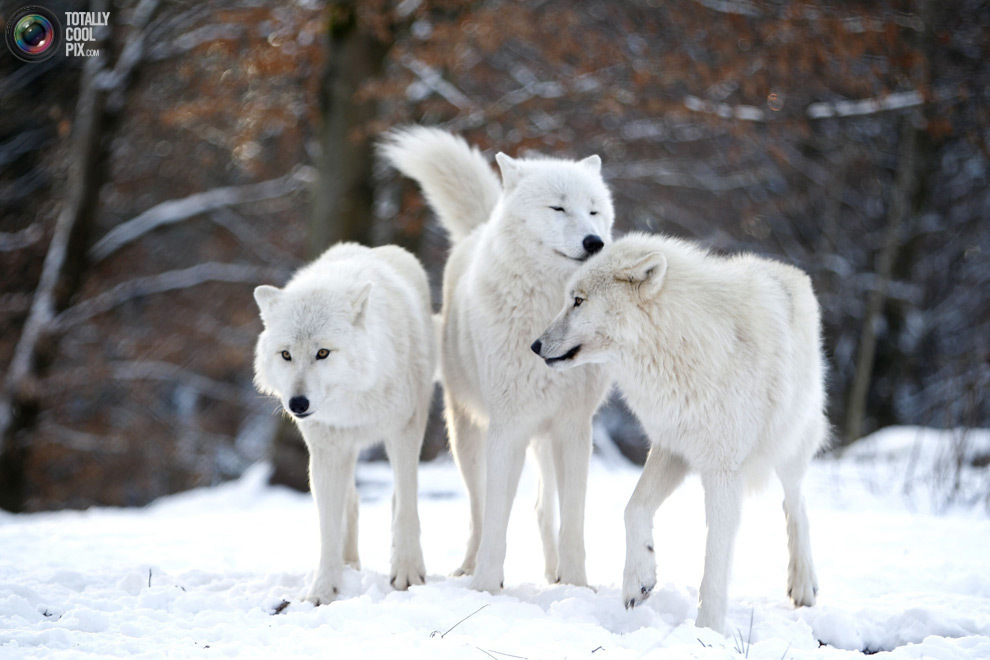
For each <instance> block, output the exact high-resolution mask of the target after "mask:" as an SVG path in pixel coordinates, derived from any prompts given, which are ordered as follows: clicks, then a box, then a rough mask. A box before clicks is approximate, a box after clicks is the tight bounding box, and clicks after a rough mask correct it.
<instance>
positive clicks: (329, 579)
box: [254, 243, 436, 604]
mask: <svg viewBox="0 0 990 660" xmlns="http://www.w3.org/2000/svg"><path fill="white" fill-rule="evenodd" d="M254 297H255V300H256V301H257V303H258V307H259V309H260V310H261V319H262V321H263V323H264V326H265V329H264V331H263V332H262V333H261V335H260V336H259V337H258V344H257V349H256V351H255V361H254V369H255V383H256V385H257V387H258V389H259V390H260V391H261V392H263V393H264V394H270V395H273V396H276V397H278V398H279V400H280V401H281V402H282V406H283V407H284V408H285V410H286V411H290V410H291V409H292V408H293V405H292V402H293V401H294V398H295V397H305V398H306V399H307V400H308V407H307V408H306V409H305V410H302V411H299V410H298V409H299V408H300V405H299V404H298V402H297V403H296V405H295V408H296V410H293V412H292V415H293V419H294V420H295V422H296V424H297V425H298V426H299V430H300V431H301V432H302V436H303V439H304V440H305V441H306V446H307V447H308V448H309V477H310V487H311V490H312V492H313V498H314V499H315V501H316V509H317V512H318V513H319V519H320V563H319V568H318V570H317V572H316V575H315V577H314V579H313V583H312V585H311V586H310V589H309V593H308V595H307V597H306V599H307V600H309V601H311V602H313V603H317V604H319V603H327V602H330V601H332V600H334V598H336V596H337V594H338V593H339V589H340V579H341V573H342V571H343V565H344V563H347V564H350V565H353V566H355V567H359V560H358V551H357V513H358V499H357V491H356V490H355V488H354V465H355V463H356V461H357V456H358V452H359V451H360V449H361V448H362V447H365V446H367V445H370V444H373V443H375V442H379V441H382V440H384V441H385V450H386V452H387V453H388V457H389V461H390V462H391V464H392V470H393V472H394V474H395V495H394V497H393V500H392V504H393V510H392V574H391V577H392V585H393V586H395V588H396V589H405V588H407V587H408V586H409V585H412V584H423V581H424V577H425V574H426V570H425V568H424V565H423V553H422V550H421V549H420V544H419V514H418V512H417V510H416V489H417V483H416V470H417V465H418V461H419V451H420V447H421V446H422V444H423V433H424V431H425V429H426V420H427V416H428V414H429V406H430V396H431V394H432V392H433V374H434V369H435V363H436V348H435V346H436V344H435V339H434V332H433V319H432V317H431V310H430V293H429V287H428V285H427V281H426V272H425V271H424V270H423V267H422V266H421V265H420V263H419V261H418V260H417V259H416V257H414V256H413V255H411V254H410V253H408V252H406V251H405V250H403V249H402V248H399V247H395V246H385V247H378V248H373V249H372V248H367V247H363V246H360V245H356V244H354V243H341V244H338V245H335V246H333V247H331V248H330V249H329V250H327V251H326V252H324V253H323V255H321V256H320V257H319V258H318V259H317V260H316V261H314V262H312V263H311V264H309V265H307V266H304V267H303V268H301V269H300V270H299V271H297V272H296V274H295V275H294V276H293V277H292V279H291V280H290V281H289V283H288V284H287V285H286V286H285V288H284V289H277V288H275V287H272V286H259V287H258V288H256V289H255V291H254ZM321 349H327V350H329V354H328V355H326V357H324V358H322V359H321V358H319V357H318V354H319V353H320V350H321ZM283 353H285V355H288V356H289V358H290V359H289V360H286V359H285V358H284V357H283Z"/></svg>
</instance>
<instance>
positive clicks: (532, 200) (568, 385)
mask: <svg viewBox="0 0 990 660" xmlns="http://www.w3.org/2000/svg"><path fill="white" fill-rule="evenodd" d="M382 152H383V155H384V156H385V158H386V159H387V160H388V161H389V162H391V163H392V164H393V165H394V166H395V167H396V168H397V169H399V170H400V171H401V172H402V173H404V174H406V175H407V176H409V177H411V178H413V179H415V180H416V181H418V182H419V184H420V186H421V187H422V188H423V190H424V191H425V195H426V198H427V199H428V200H429V202H430V204H431V205H432V206H433V208H434V209H435V210H436V211H437V214H438V216H439V218H440V221H441V223H443V226H444V227H445V228H446V229H447V231H448V232H449V233H450V236H451V240H452V241H453V243H454V244H453V248H452V250H451V254H450V258H449V259H448V261H447V266H446V269H445V271H444V283H443V310H442V311H441V317H442V318H441V324H442V333H441V338H440V341H441V349H440V355H441V357H440V368H441V373H442V376H443V383H444V391H445V404H446V419H447V432H448V434H449V436H450V439H451V447H452V449H453V452H454V457H455V459H456V461H457V464H458V466H459V467H460V470H461V474H462V476H463V478H464V482H465V484H466V487H467V490H468V497H469V500H470V507H471V533H470V538H469V541H468V547H467V552H466V555H465V557H464V562H463V564H462V565H461V567H460V568H459V569H457V571H455V574H457V575H463V574H472V573H473V577H472V582H471V586H472V587H473V588H475V589H480V590H485V591H492V592H494V591H497V590H498V589H499V588H500V587H501V585H502V582H503V563H504V560H505V535H506V528H507V525H508V520H509V511H510V509H511V507H512V501H513V499H514V497H515V493H516V489H517V486H518V483H519V475H520V472H521V470H522V466H523V463H524V459H525V452H526V447H527V445H528V444H529V443H530V442H531V441H532V442H533V447H534V453H535V454H536V457H537V460H538V463H539V465H540V472H541V477H540V478H541V489H540V496H539V500H538V501H537V518H538V520H539V524H540V532H541V538H542V540H543V549H544V560H545V570H546V576H547V579H548V580H551V581H562V582H567V583H571V584H579V585H584V584H587V577H586V574H585V564H584V560H585V552H584V505H585V490H586V487H587V476H588V461H589V459H590V455H591V418H592V415H593V414H594V412H595V409H596V408H597V407H598V405H599V403H600V402H601V400H602V398H603V396H604V394H605V391H606V388H607V386H608V384H609V381H608V378H607V376H606V375H605V372H604V369H602V368H600V367H597V366H594V365H590V366H588V367H584V368H581V369H577V370H574V371H572V372H570V373H567V374H559V373H555V372H552V371H550V370H548V369H545V368H544V367H543V366H542V365H541V364H540V363H539V362H538V361H537V360H535V359H534V358H533V356H532V355H530V347H529V343H530V341H532V338H533V337H535V336H536V333H537V332H539V330H540V329H542V328H543V327H545V326H546V324H547V323H548V322H549V321H550V320H551V319H552V318H553V314H554V312H555V310H556V307H557V304H558V302H559V296H560V291H561V289H562V288H563V286H564V283H565V282H566V281H567V278H568V277H570V275H571V274H572V273H573V272H574V271H575V270H576V269H577V266H578V265H579V262H580V261H581V260H583V259H585V258H586V257H587V256H588V255H589V254H590V252H589V248H586V247H585V242H584V241H585V239H587V238H591V237H596V238H597V239H600V242H601V243H607V242H609V241H610V240H611V239H610V236H611V229H612V220H613V216H614V212H613V209H612V200H611V195H610V194H609V191H608V188H607V187H606V186H605V183H604V181H603V180H602V178H601V174H600V169H601V159H600V158H598V156H591V157H588V158H585V159H584V160H581V161H567V160H556V159H545V160H542V159H518V160H517V159H513V158H509V157H508V156H506V155H505V154H502V153H500V154H498V155H497V156H496V159H497V161H498V164H499V167H500V169H501V172H502V183H503V186H502V187H501V188H500V187H499V185H498V181H497V179H496V178H495V176H494V174H493V173H492V171H491V168H490V167H489V165H488V163H487V162H485V159H484V158H483V157H482V156H481V154H480V153H479V152H478V151H477V149H472V148H471V147H469V146H468V145H467V143H466V142H465V141H464V140H463V139H461V138H459V137H456V136H453V135H450V134H449V133H446V132H444V131H441V130H437V129H430V128H422V127H417V128H410V129H404V130H399V131H395V132H393V133H391V134H390V135H389V136H388V138H387V139H386V141H385V143H384V144H383V145H382ZM601 243H599V244H598V246H597V247H600V244H601ZM527 338H528V340H527ZM558 490H559V505H560V518H561V520H560V528H559V536H558V535H557V532H558V530H557V529H556V527H557V522H556V504H557V503H556V501H555V500H557V499H558V498H557V494H558ZM558 542H559V547H558Z"/></svg>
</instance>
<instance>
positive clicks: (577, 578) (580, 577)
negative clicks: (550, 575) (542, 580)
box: [554, 570, 588, 587]
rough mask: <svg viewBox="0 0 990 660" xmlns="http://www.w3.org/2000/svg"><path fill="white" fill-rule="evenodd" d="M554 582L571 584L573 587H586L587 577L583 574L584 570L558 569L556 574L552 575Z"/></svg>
mask: <svg viewBox="0 0 990 660" xmlns="http://www.w3.org/2000/svg"><path fill="white" fill-rule="evenodd" d="M554 583H555V584H573V585H574V586H575V587H587V586H588V577H587V576H586V575H585V572H584V570H580V571H569V572H564V571H560V572H559V573H558V574H557V575H556V576H554Z"/></svg>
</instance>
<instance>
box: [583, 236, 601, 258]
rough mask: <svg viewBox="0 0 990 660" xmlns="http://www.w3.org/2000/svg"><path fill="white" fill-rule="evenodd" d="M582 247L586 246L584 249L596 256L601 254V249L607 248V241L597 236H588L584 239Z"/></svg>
mask: <svg viewBox="0 0 990 660" xmlns="http://www.w3.org/2000/svg"><path fill="white" fill-rule="evenodd" d="M581 245H583V246H584V249H585V251H586V252H587V253H588V254H595V253H597V252H601V249H602V248H603V247H605V241H603V240H602V237H601V236H598V235H596V234H588V235H587V236H585V237H584V240H583V241H581Z"/></svg>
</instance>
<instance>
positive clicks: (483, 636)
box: [0, 429, 990, 660]
mask: <svg viewBox="0 0 990 660" xmlns="http://www.w3.org/2000/svg"><path fill="white" fill-rule="evenodd" d="M950 444H951V443H949V442H948V441H947V440H946V438H945V437H943V434H940V433H935V432H923V431H921V430H918V429H896V430H888V431H885V432H882V433H880V434H877V435H876V436H873V437H872V438H870V439H868V440H867V441H864V442H862V443H860V444H859V445H857V446H856V447H855V448H854V449H853V450H852V451H848V452H847V453H846V455H845V456H843V458H842V459H840V460H821V461H817V462H816V463H815V464H814V465H813V466H812V470H811V473H810V475H809V478H808V480H807V482H806V489H805V491H806V496H807V499H808V508H809V515H810V517H811V523H812V543H813V546H814V553H815V561H816V563H817V568H818V577H819V582H820V585H821V591H820V593H819V600H818V604H817V605H816V606H815V607H813V608H808V609H802V610H794V609H792V608H791V606H790V605H789V603H788V602H787V599H786V594H785V587H784V579H785V569H786V565H787V551H786V543H785V533H784V520H783V514H782V513H781V508H780V500H781V494H780V491H779V487H778V486H777V485H776V484H775V483H774V484H772V485H770V486H768V488H767V489H766V491H765V492H763V493H762V494H759V495H756V496H754V497H751V498H750V499H749V500H747V503H746V507H745V510H744V517H743V523H742V528H741V531H740V534H739V538H738V543H737V546H736V557H735V565H734V572H733V578H732V582H731V585H730V603H731V604H730V611H729V619H728V624H727V630H726V632H727V636H724V637H723V636H722V635H719V634H716V633H713V632H712V631H709V630H701V629H698V628H695V627H694V625H693V620H694V618H695V616H696V614H697V605H696V598H697V588H698V585H699V583H700V580H701V572H702V564H703V549H704V533H705V524H704V520H703V506H702V492H701V487H700V484H699V483H698V481H697V480H696V479H693V480H689V481H687V482H686V483H685V484H684V486H682V487H681V488H680V490H678V491H677V492H676V493H675V494H674V495H673V497H671V499H670V500H668V501H667V502H666V503H665V504H664V506H663V507H661V509H660V512H659V513H658V515H657V521H656V550H657V554H658V557H657V560H658V565H659V567H660V575H659V583H658V585H657V588H656V590H655V591H654V593H653V596H652V597H651V598H650V600H649V601H647V604H646V605H645V606H644V607H641V608H637V609H635V610H632V611H626V610H625V609H624V608H623V606H622V603H621V602H620V598H619V584H620V582H621V577H622V562H623V557H624V548H623V543H624V532H623V526H622V510H623V507H624V505H625V502H626V500H627V498H628V496H629V494H630V492H631V491H632V488H633V485H634V484H635V481H636V479H637V477H638V474H639V471H638V469H637V468H635V467H633V466H630V465H628V464H623V463H620V462H616V461H614V460H612V461H606V460H602V459H596V460H595V462H594V464H593V465H592V470H591V481H590V484H589V489H588V517H587V543H588V577H589V580H590V581H591V582H592V584H593V585H594V586H595V589H594V590H593V589H587V588H576V587H570V586H560V585H552V586H548V585H547V584H546V583H545V582H544V580H543V576H542V573H543V569H542V558H541V552H540V549H539V540H538V534H537V528H536V522H535V516H534V514H533V512H532V505H533V502H534V501H535V494H536V477H535V474H534V471H533V470H532V469H531V468H530V467H529V466H527V471H526V473H525V474H524V477H523V483H522V485H521V487H520V497H519V498H518V499H517V500H516V507H515V509H514V512H513V517H512V520H511V523H510V530H509V553H508V558H507V561H506V585H507V588H506V590H505V592H504V593H503V594H501V595H498V596H491V595H488V594H480V593H475V592H472V591H471V590H469V589H468V588H467V578H449V577H446V575H447V573H448V572H449V571H451V570H452V569H454V568H455V567H456V566H458V565H459V563H460V560H461V553H462V551H463V549H464V542H465V539H466V532H467V515H468V514H467V505H466V500H465V498H464V494H463V487H462V486H461V483H460V479H459V476H458V475H457V470H456V468H455V467H454V466H453V464H452V463H451V462H450V461H449V460H441V461H438V462H435V463H433V464H427V465H424V466H422V469H421V472H420V515H421V517H422V522H423V549H424V554H425V557H426V563H427V569H428V570H429V578H428V584H427V585H425V586H422V587H414V588H412V589H411V590H409V591H408V592H395V591H392V590H391V589H390V588H389V586H388V577H387V576H388V561H389V500H390V492H391V476H390V472H389V470H388V467H387V466H386V465H384V464H371V465H367V464H366V465H362V466H360V468H359V481H360V484H359V489H360V493H361V497H362V509H361V522H360V527H361V540H360V549H361V559H362V562H363V570H361V571H360V572H357V571H351V570H348V572H347V574H346V576H345V585H344V590H343V594H342V598H341V600H339V601H338V602H335V603H333V604H331V605H328V606H322V607H313V606H312V605H309V604H307V603H303V602H300V601H299V597H300V596H301V595H302V593H303V591H304V589H305V587H306V586H307V582H308V580H309V578H310V576H311V571H312V569H313V567H314V566H315V563H316V551H317V542H318V534H317V527H316V519H315V510H314V507H313V504H312V501H311V500H310V499H309V497H308V496H306V495H300V494H296V493H292V492H289V491H287V490H284V489H281V488H271V487H268V486H266V485H265V476H266V474H265V468H264V467H257V468H255V469H253V470H251V471H249V472H248V473H247V474H246V475H245V476H244V477H243V478H242V479H240V480H239V481H237V482H235V483H230V484H226V485H223V486H220V487H217V488H211V489H203V490H198V491H193V492H188V493H184V494H180V495H175V496H172V497H168V498H164V499H163V500H161V501H159V502H157V503H155V504H153V505H151V506H149V507H146V508H142V509H93V510H90V511H85V512H58V513H45V514H33V515H10V514H0V658H3V659H4V660H6V659H8V658H35V657H52V656H57V657H108V656H131V655H143V656H145V657H163V656H169V657H181V658H185V657H201V658H210V657H229V656H238V657H280V658H281V657H297V656H309V657H313V656H315V657H326V658H333V659H338V658H339V659H344V658H477V659H484V658H486V657H491V658H497V659H499V660H504V659H506V658H529V659H534V660H535V659H542V658H591V659H593V660H599V659H601V658H642V657H649V658H733V657H742V656H745V655H747V654H748V657H749V658H769V659H772V660H780V659H784V660H786V659H787V658H794V659H798V658H848V657H858V656H859V655H860V654H861V652H862V651H864V650H865V651H867V652H875V651H889V653H883V655H884V656H885V657H891V658H922V657H924V658H953V659H954V658H990V517H988V515H987V509H986V504H985V502H986V498H987V493H988V488H990V479H988V476H987V472H988V471H987V470H986V469H984V470H982V471H978V470H975V469H971V470H964V471H963V474H962V477H963V478H962V479H961V481H960V482H959V484H958V491H959V498H958V499H960V500H962V501H964V502H968V503H967V504H955V505H950V506H944V505H943V502H944V496H945V494H946V488H947V486H946V485H945V483H946V482H945V481H944V480H936V481H932V480H929V479H928V475H929V474H931V473H932V471H933V470H931V469H930V467H931V466H932V465H936V466H937V465H940V463H939V461H943V462H944V461H949V462H951V461H952V460H954V459H952V456H953V454H952V453H951V452H948V453H947V452H946V450H945V449H943V448H944V447H947V446H949V445H950ZM963 445H964V446H965V447H966V451H967V453H968V454H974V453H975V454H979V453H980V452H983V453H984V454H986V453H988V452H990V432H983V431H981V432H971V433H970V434H969V436H967V439H966V441H965V443H963ZM936 472H937V470H936ZM905 478H907V483H908V486H909V487H908V488H907V489H905V487H904V486H905ZM948 486H949V487H955V484H954V482H952V481H951V480H950V481H949V482H948ZM675 539H676V540H675ZM283 600H288V601H290V604H289V605H288V606H287V607H284V608H280V607H279V606H280V604H281V603H282V602H283ZM279 610H280V612H279V613H276V612H277V611H279ZM465 617H467V618H466V619H465ZM458 622H460V623H458Z"/></svg>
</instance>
